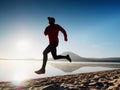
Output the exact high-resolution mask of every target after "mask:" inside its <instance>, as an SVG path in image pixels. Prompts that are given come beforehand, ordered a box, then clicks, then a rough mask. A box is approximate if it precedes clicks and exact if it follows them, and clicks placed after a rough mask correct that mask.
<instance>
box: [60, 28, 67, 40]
mask: <svg viewBox="0 0 120 90" xmlns="http://www.w3.org/2000/svg"><path fill="white" fill-rule="evenodd" d="M59 30H60V31H61V32H62V33H63V35H64V40H65V41H68V39H67V33H66V31H65V30H64V29H63V28H62V27H61V26H59Z"/></svg>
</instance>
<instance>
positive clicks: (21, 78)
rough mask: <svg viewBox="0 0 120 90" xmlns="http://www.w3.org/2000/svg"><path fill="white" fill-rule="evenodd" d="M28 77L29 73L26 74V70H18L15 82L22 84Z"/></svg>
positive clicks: (15, 83)
mask: <svg viewBox="0 0 120 90" xmlns="http://www.w3.org/2000/svg"><path fill="white" fill-rule="evenodd" d="M26 78H27V75H25V73H24V72H16V74H15V75H14V76H13V84H14V85H20V84H21V83H22V81H24V80H25V79H26Z"/></svg>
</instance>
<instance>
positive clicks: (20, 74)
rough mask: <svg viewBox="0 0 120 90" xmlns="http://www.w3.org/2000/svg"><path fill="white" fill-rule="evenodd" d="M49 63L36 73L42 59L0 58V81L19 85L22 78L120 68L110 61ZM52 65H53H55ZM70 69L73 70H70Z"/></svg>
mask: <svg viewBox="0 0 120 90" xmlns="http://www.w3.org/2000/svg"><path fill="white" fill-rule="evenodd" d="M50 63H51V62H50ZM50 63H49V62H48V63H47V67H46V73H45V74H43V75H38V74H36V73H34V71H36V70H39V69H40V67H41V65H42V61H27V60H24V61H23V60H1V61H0V81H12V82H13V84H14V85H20V84H21V83H22V82H23V81H24V80H29V79H35V78H43V77H51V76H56V75H66V74H75V73H84V72H91V71H92V72H94V71H102V70H110V69H114V68H120V65H119V64H117V63H115V64H112V63H109V64H107V63H106V64H105V63H101V64H100V63H96V64H92V63H86V62H85V63H81V62H75V63H74V62H72V63H68V62H60V63H57V62H53V61H52V63H53V64H52V65H51V64H50ZM53 65H55V67H54V66H53ZM86 65H88V66H86ZM106 66H108V67H106ZM110 67H111V68H110ZM73 68H74V69H73ZM67 69H69V70H67ZM72 69H73V71H71V70H72ZM67 71H71V72H67Z"/></svg>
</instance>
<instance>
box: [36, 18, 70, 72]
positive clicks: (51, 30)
mask: <svg viewBox="0 0 120 90" xmlns="http://www.w3.org/2000/svg"><path fill="white" fill-rule="evenodd" d="M48 21H49V24H50V25H49V26H47V27H46V29H45V31H44V34H45V35H48V38H49V45H48V46H47V48H46V49H45V50H44V51H43V64H42V68H41V69H40V70H38V71H35V73H37V74H44V73H45V67H46V63H47V59H48V57H47V55H48V53H49V52H51V54H52V56H53V58H54V59H67V60H68V61H69V62H71V58H70V56H69V55H66V56H62V55H57V49H56V47H57V46H58V42H59V39H58V32H59V31H61V32H62V33H63V35H64V40H65V41H67V40H68V39H67V34H66V31H65V30H64V29H63V28H62V27H61V26H60V25H58V24H55V19H54V18H53V17H48Z"/></svg>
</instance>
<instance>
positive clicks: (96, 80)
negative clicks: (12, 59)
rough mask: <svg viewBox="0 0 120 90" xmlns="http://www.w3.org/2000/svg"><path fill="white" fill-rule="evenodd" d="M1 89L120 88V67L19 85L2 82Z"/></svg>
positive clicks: (73, 89)
mask: <svg viewBox="0 0 120 90" xmlns="http://www.w3.org/2000/svg"><path fill="white" fill-rule="evenodd" d="M0 90H120V69H116V70H107V71H99V72H90V73H81V74H72V75H64V76H54V77H47V78H37V79H31V80H26V81H24V82H22V83H21V84H19V85H13V84H12V82H0Z"/></svg>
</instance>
